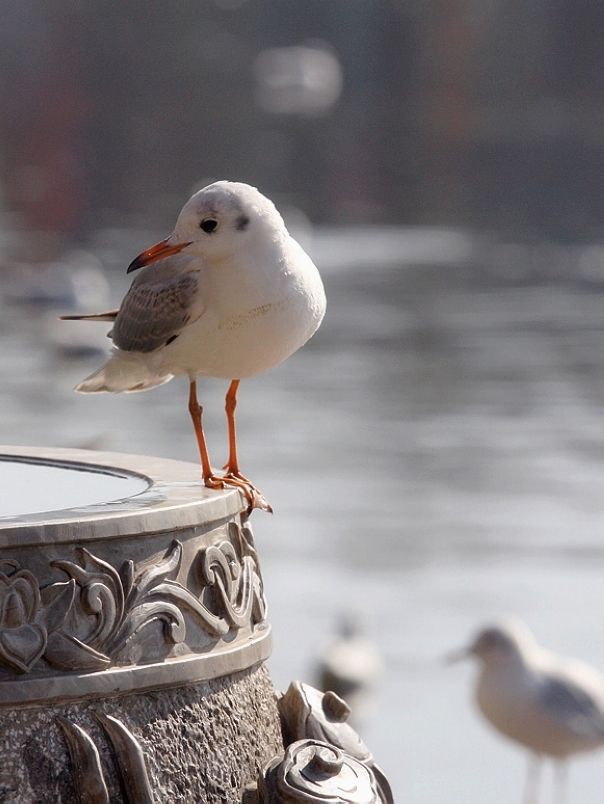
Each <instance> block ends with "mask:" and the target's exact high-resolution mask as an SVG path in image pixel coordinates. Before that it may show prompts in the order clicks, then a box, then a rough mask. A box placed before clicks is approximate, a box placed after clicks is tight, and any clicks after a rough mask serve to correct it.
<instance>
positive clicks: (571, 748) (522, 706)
mask: <svg viewBox="0 0 604 804" xmlns="http://www.w3.org/2000/svg"><path fill="white" fill-rule="evenodd" d="M468 656H473V657H476V658H477V659H478V660H479V662H480V672H479V676H478V681H477V684H476V690H475V695H476V702H477V704H478V708H479V709H480V711H481V712H482V714H483V715H484V716H485V717H486V719H487V720H488V721H489V722H490V723H491V724H492V725H493V726H494V727H495V728H496V729H497V730H498V731H499V732H501V733H502V734H503V735H505V736H506V737H508V738H510V739H511V740H514V741H516V742H518V743H520V744H521V745H524V746H526V747H527V748H528V749H529V750H530V752H531V762H530V764H529V770H528V775H527V781H526V787H525V799H524V801H525V804H536V802H537V801H538V798H539V782H540V774H541V764H542V760H543V757H551V758H552V759H553V760H554V761H555V762H556V770H557V773H556V776H557V788H558V798H557V799H556V801H557V802H559V803H560V804H562V802H564V801H565V800H566V770H567V769H566V760H567V759H568V758H569V757H570V756H572V755H573V754H578V753H582V752H587V751H593V750H595V749H597V748H600V747H601V746H603V745H604V676H602V675H601V674H600V673H599V672H598V671H597V670H595V669H594V668H592V667H590V666H589V665H587V664H583V663H582V662H579V661H577V660H575V659H567V658H563V657H561V656H557V655H555V654H554V653H550V652H549V651H547V650H545V649H544V648H541V647H539V645H537V643H536V642H535V639H534V637H533V635H532V633H531V632H530V630H529V629H528V628H527V627H526V626H525V625H524V624H523V623H520V622H518V621H506V622H503V623H501V624H496V625H492V626H489V627H486V628H484V629H482V630H481V631H480V632H479V633H478V635H477V636H476V637H475V639H474V640H473V641H472V643H471V644H470V646H469V647H468V648H465V649H464V650H462V651H458V652H457V653H455V654H452V655H451V656H449V657H448V659H449V661H456V660H459V659H463V658H465V657H468Z"/></svg>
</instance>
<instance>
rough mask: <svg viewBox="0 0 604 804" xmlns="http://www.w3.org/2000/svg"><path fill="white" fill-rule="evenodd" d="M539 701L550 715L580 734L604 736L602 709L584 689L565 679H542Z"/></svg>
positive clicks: (603, 714)
mask: <svg viewBox="0 0 604 804" xmlns="http://www.w3.org/2000/svg"><path fill="white" fill-rule="evenodd" d="M539 702H540V704H541V705H542V706H543V707H544V708H545V709H546V710H547V712H548V713H549V715H550V716H551V717H552V718H553V719H554V720H557V721H559V722H561V723H563V724H564V725H565V726H567V727H568V726H570V727H571V728H573V729H574V730H575V731H576V732H577V733H579V734H585V735H588V736H592V737H604V713H603V712H602V709H601V707H600V706H599V705H598V702H597V701H596V700H594V698H593V697H592V696H591V695H590V694H589V693H588V692H585V690H583V689H581V687H579V686H578V685H576V684H574V683H572V682H571V681H569V680H566V679H559V678H555V677H551V676H550V677H548V678H546V679H544V683H543V686H542V688H541V691H540V695H539Z"/></svg>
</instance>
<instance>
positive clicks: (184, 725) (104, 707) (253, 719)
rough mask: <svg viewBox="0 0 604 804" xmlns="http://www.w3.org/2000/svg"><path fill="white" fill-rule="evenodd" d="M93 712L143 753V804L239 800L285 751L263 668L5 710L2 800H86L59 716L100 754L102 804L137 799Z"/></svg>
mask: <svg viewBox="0 0 604 804" xmlns="http://www.w3.org/2000/svg"><path fill="white" fill-rule="evenodd" d="M99 712H100V713H104V714H106V715H111V716H113V717H114V718H116V719H117V720H118V721H120V723H121V724H123V726H125V727H126V728H127V729H128V731H129V732H130V733H131V735H132V737H134V739H135V740H136V742H138V744H139V746H140V749H142V756H143V757H144V765H145V767H146V771H147V774H148V782H149V788H150V790H151V791H152V798H149V799H148V800H149V801H151V800H152V801H155V802H170V803H171V804H185V802H186V803H187V804H190V803H191V802H204V803H206V804H234V803H235V802H240V801H241V796H242V792H243V788H244V787H245V785H246V784H247V783H249V782H250V781H251V780H253V779H256V778H257V776H258V773H259V771H260V769H261V768H262V767H263V765H265V764H266V763H267V762H268V761H269V760H270V759H271V758H272V757H273V756H274V755H275V754H278V753H281V751H282V750H283V741H282V737H281V729H280V723H279V714H278V712H277V705H276V697H275V692H274V689H273V686H272V683H271V680H270V677H269V675H268V671H267V669H266V667H265V665H263V664H260V665H256V666H255V667H252V668H250V669H249V670H244V671H241V672H239V673H235V674H232V675H229V676H224V677H222V678H216V679H212V680H210V681H204V682H200V683H197V684H189V685H186V686H180V687H176V688H164V689H159V690H153V691H148V692H144V693H136V694H131V695H120V696H116V697H113V698H104V699H96V700H92V701H86V700H83V701H78V702H75V703H68V704H54V705H46V706H43V707H29V708H23V709H13V710H4V711H3V712H1V713H0V745H1V751H2V767H1V768H0V802H2V803H3V804H9V803H10V804H29V803H30V802H31V804H34V802H35V803H36V804H37V802H42V801H48V802H51V801H52V802H57V804H59V803H60V804H74V802H78V801H82V800H84V799H83V797H82V788H83V789H84V791H86V790H88V791H90V789H91V787H93V786H94V785H93V783H94V775H93V776H89V775H87V774H88V771H87V769H86V768H84V769H82V767H80V768H78V767H76V766H77V760H76V761H75V762H74V759H73V755H72V754H71V753H70V750H69V747H68V740H67V739H66V734H65V730H64V728H63V727H62V726H61V723H60V722H59V721H58V720H57V716H59V717H63V718H65V719H66V721H68V722H69V724H76V727H77V726H80V727H81V729H82V730H83V732H84V733H85V734H86V735H88V737H89V738H90V740H91V741H92V743H93V744H94V745H95V746H96V748H97V749H98V754H99V757H100V767H101V769H102V776H103V777H104V781H105V783H106V787H107V793H108V799H106V800H108V801H127V802H134V799H133V794H132V792H130V793H129V792H128V789H127V784H126V785H124V779H123V769H124V768H126V769H127V768H128V767H129V762H128V759H127V757H126V756H124V755H122V756H121V757H120V753H119V751H120V746H119V744H118V745H117V752H116V743H115V741H111V740H110V739H108V735H107V732H106V731H105V730H104V729H103V728H102V726H101V724H100V722H99V720H98V719H97V717H96V713H99ZM78 739H79V738H78ZM83 742H85V738H84V740H83ZM126 753H128V752H126ZM138 795H140V794H138ZM85 800H86V801H96V800H97V799H95V798H93V797H91V796H89V797H87V798H86V799H85ZM98 800H99V801H101V800H102V797H99V798H98ZM139 802H140V804H142V799H139V801H137V804H139Z"/></svg>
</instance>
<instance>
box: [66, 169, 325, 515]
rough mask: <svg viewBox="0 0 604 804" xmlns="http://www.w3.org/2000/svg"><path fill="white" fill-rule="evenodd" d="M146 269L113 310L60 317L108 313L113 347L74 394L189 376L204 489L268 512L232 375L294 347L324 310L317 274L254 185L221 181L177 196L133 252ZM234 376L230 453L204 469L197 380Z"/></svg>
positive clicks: (256, 369)
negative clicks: (238, 419)
mask: <svg viewBox="0 0 604 804" xmlns="http://www.w3.org/2000/svg"><path fill="white" fill-rule="evenodd" d="M139 269H142V270H141V272H140V274H139V275H138V276H137V277H136V278H135V279H134V282H133V283H132V285H131V287H130V290H129V291H128V293H127V294H126V296H125V298H124V300H123V302H122V305H121V307H120V308H119V310H112V311H110V312H106V313H96V314H93V315H79V316H64V318H65V319H78V320H86V321H111V322H113V329H112V330H111V332H110V333H109V336H110V337H111V339H112V340H113V344H114V348H113V353H112V355H111V357H110V358H109V360H108V361H107V362H106V363H105V364H104V365H103V366H102V367H101V368H100V369H98V370H97V371H95V372H94V373H93V374H91V375H90V376H89V377H87V378H86V379H85V380H83V381H82V382H81V383H80V384H79V385H78V386H77V387H76V389H75V390H76V391H78V392H80V393H83V394H90V393H99V392H103V391H109V392H112V393H120V392H122V391H125V392H132V391H146V390H148V389H149V388H155V387H156V386H158V385H163V384H164V383H166V382H168V381H169V380H171V379H172V377H176V376H185V377H188V379H189V383H190V390H189V413H190V415H191V419H192V421H193V426H194V428H195V434H196V437H197V443H198V446H199V453H200V457H201V467H202V478H203V482H204V483H205V485H206V486H207V487H209V488H212V489H216V488H223V487H224V486H225V485H229V486H234V487H236V488H239V489H241V490H242V491H243V492H244V494H245V495H246V497H247V499H248V502H249V506H250V508H261V509H264V510H267V511H271V510H272V509H271V507H270V505H269V504H268V502H267V501H266V500H265V498H264V497H263V495H262V494H261V493H260V492H259V491H258V489H256V488H255V487H254V486H253V485H252V484H251V483H250V481H249V480H248V479H247V478H246V477H245V476H244V475H243V474H242V473H241V471H240V468H239V460H238V456H237V442H236V434H235V407H236V404H237V389H238V386H239V382H240V380H242V379H244V378H246V377H253V376H255V375H256V374H262V373H263V372H265V371H268V370H269V369H270V368H273V366H276V365H277V364H278V363H281V362H282V361H283V360H285V359H286V358H288V357H289V356H290V355H291V354H293V352H295V351H296V350H297V349H299V348H300V347H301V346H302V345H303V344H304V343H306V341H307V340H308V339H309V338H310V337H311V336H312V335H313V334H314V333H315V332H316V330H317V329H318V327H319V325H320V324H321V321H322V319H323V316H324V314H325V304H326V300H325V291H324V288H323V283H322V281H321V277H320V276H319V272H318V270H317V268H316V267H315V265H314V264H313V262H312V261H311V259H310V257H309V256H308V255H307V254H306V252H305V251H304V250H303V249H302V247H301V246H300V245H299V244H298V243H297V242H296V241H295V240H294V239H293V238H292V237H291V236H290V235H289V233H288V231H287V229H286V228H285V224H284V223H283V219H282V217H281V215H280V214H279V212H278V211H277V209H276V208H275V206H274V204H273V203H272V202H271V201H269V199H268V198H266V197H265V196H263V195H262V194H261V193H260V192H259V191H258V190H257V189H256V188H254V187H250V186H249V185H247V184H241V183H238V182H228V181H219V182H216V183H214V184H210V185H209V186H208V187H205V188H204V189H202V190H199V192H197V193H195V194H194V195H193V196H192V197H191V198H190V199H189V200H188V201H187V203H186V204H185V206H184V207H183V209H182V211H181V212H180V214H179V216H178V219H177V221H176V226H175V228H174V232H173V233H172V234H171V235H170V237H168V238H166V239H165V240H162V241H161V242H160V243H157V245H155V246H153V247H152V248H150V249H148V250H147V251H145V252H143V253H142V254H140V255H139V256H138V257H137V258H136V259H135V260H133V262H132V263H131V264H130V266H129V267H128V273H130V272H131V271H136V270H139ZM198 377H218V378H223V379H228V380H230V381H231V383H230V386H229V390H228V392H227V395H226V415H227V424H228V433H229V459H228V462H227V464H226V466H225V467H224V468H225V470H226V471H225V473H224V475H220V476H218V475H216V474H215V473H214V471H213V470H212V467H211V464H210V459H209V456H208V450H207V446H206V440H205V436H204V432H203V427H202V422H201V414H202V408H201V406H200V405H199V403H198V400H197V378H198Z"/></svg>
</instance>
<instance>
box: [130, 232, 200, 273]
mask: <svg viewBox="0 0 604 804" xmlns="http://www.w3.org/2000/svg"><path fill="white" fill-rule="evenodd" d="M190 245H191V241H189V242H188V243H170V238H169V237H166V239H165V240H162V241H161V242H160V243H156V244H155V245H154V246H151V248H148V249H147V250H146V251H143V253H142V254H139V255H138V257H136V258H135V259H134V260H132V262H131V263H130V265H129V266H128V270H127V271H126V273H127V274H129V273H131V272H132V271H136V270H137V269H138V268H143V267H144V266H145V265H150V264H151V263H152V262H157V260H163V259H164V258H165V257H171V256H172V255H173V254H178V252H179V251H182V250H183V248H186V247H187V246H190Z"/></svg>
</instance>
